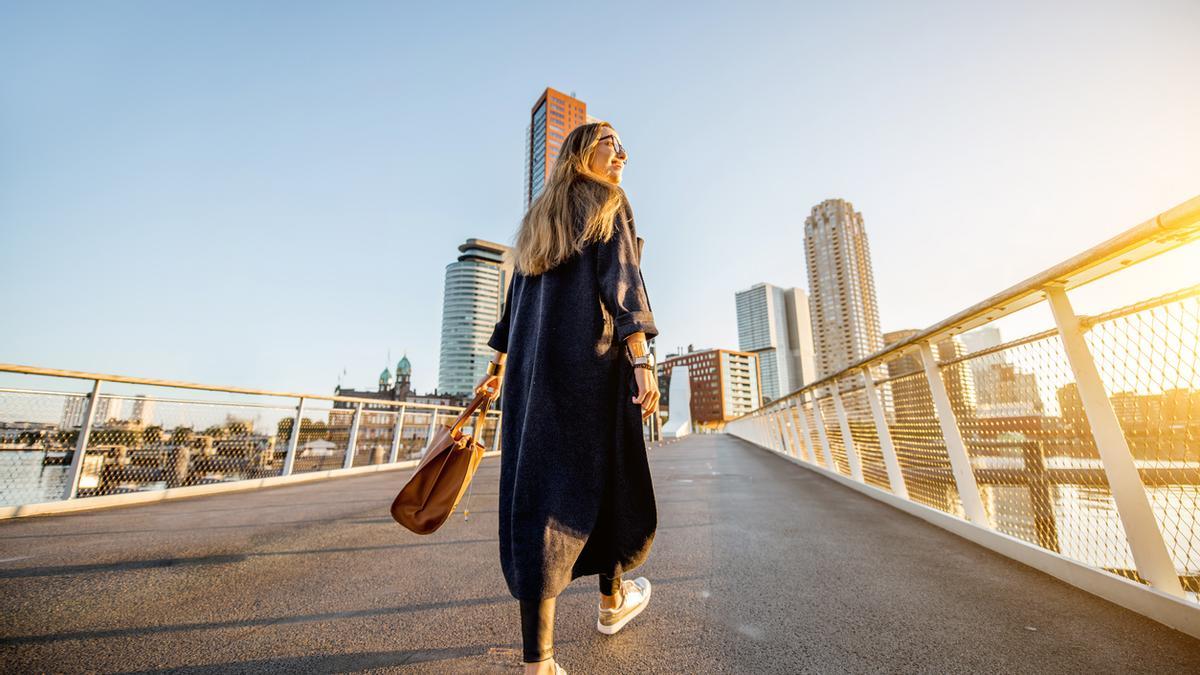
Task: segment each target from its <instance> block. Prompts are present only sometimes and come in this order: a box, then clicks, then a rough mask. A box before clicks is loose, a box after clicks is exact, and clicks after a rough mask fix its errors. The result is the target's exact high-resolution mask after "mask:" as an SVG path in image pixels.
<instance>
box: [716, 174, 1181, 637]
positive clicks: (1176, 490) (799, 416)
mask: <svg viewBox="0 0 1200 675" xmlns="http://www.w3.org/2000/svg"><path fill="white" fill-rule="evenodd" d="M1197 239H1200V197H1197V198H1193V199H1191V200H1189V201H1187V202H1185V203H1183V204H1181V205H1179V206H1177V207H1175V208H1173V209H1171V210H1169V211H1166V212H1164V213H1162V214H1160V215H1158V216H1157V217H1155V218H1152V219H1150V220H1148V221H1146V222H1144V223H1142V224H1140V225H1138V226H1136V227H1134V228H1131V229H1129V230H1127V231H1125V232H1123V233H1121V234H1120V235H1118V236H1116V237H1113V238H1112V239H1110V240H1108V241H1106V242H1104V243H1102V244H1100V245H1098V246H1096V247H1094V248H1091V249H1089V250H1087V251H1085V252H1083V253H1081V254H1079V255H1077V256H1075V257H1073V258H1071V259H1069V260H1066V261H1064V262H1063V263H1061V264H1058V265H1055V266H1054V267H1052V268H1050V269H1048V270H1046V271H1044V272H1042V273H1040V274H1037V275H1035V276H1033V277H1031V278H1030V279H1027V280H1025V281H1023V282H1021V283H1019V284H1017V285H1015V286H1012V287H1011V288H1008V289H1006V290H1005V291H1003V292H1001V293H998V294H996V295H994V296H992V297H990V298H988V299H987V300H984V301H983V302H980V303H978V304H976V305H974V306H972V307H969V308H967V309H965V310H963V311H961V312H958V313H957V314H955V315H953V316H951V317H949V318H947V319H945V320H943V321H941V322H938V323H937V324H935V325H933V326H931V327H929V328H927V329H925V330H922V331H919V332H917V333H916V334H915V335H912V336H911V337H909V338H907V339H905V340H902V341H899V342H896V343H895V344H890V345H887V346H886V347H884V348H883V349H882V350H880V351H878V352H877V353H874V354H872V355H870V356H869V357H867V358H865V359H862V360H860V361H858V362H856V363H853V364H851V365H850V366H849V367H847V368H845V369H844V370H841V371H839V372H837V373H835V374H832V375H830V376H828V377H825V378H823V379H821V380H819V381H816V382H813V383H812V384H809V385H807V386H805V387H803V388H802V389H800V390H798V391H795V392H792V393H790V394H788V395H786V396H784V397H782V398H780V399H777V400H775V401H771V402H769V403H767V404H765V405H763V406H762V407H760V408H759V409H757V410H754V411H752V412H750V413H748V414H746V415H744V416H742V417H739V418H737V419H735V420H732V421H730V422H729V423H727V425H726V426H725V431H727V432H728V433H731V434H733V435H736V436H739V437H741V438H743V439H746V440H748V441H750V442H752V443H755V444H757V445H759V446H762V447H765V448H767V449H769V450H772V451H774V452H777V453H780V454H783V455H785V456H788V457H789V458H791V459H793V460H794V461H797V462H799V463H802V464H805V465H808V466H810V467H813V468H815V469H817V470H819V471H822V472H827V473H829V474H833V475H834V476H835V477H837V478H838V479H839V480H842V481H843V482H846V483H847V484H849V485H852V486H855V487H856V488H858V489H861V490H862V491H864V492H866V493H868V494H873V495H878V498H880V499H882V500H884V501H889V502H890V503H893V505H906V504H907V505H920V506H919V507H915V506H914V507H913V508H912V509H910V510H914V511H919V512H930V513H931V518H930V519H931V520H934V518H933V517H932V516H935V515H936V516H937V517H939V518H940V517H942V516H946V517H948V518H950V519H953V520H954V522H958V523H963V524H969V525H970V526H971V527H973V528H977V529H978V530H979V531H986V532H989V533H998V534H1002V535H1004V536H1005V537H1006V538H1011V539H1014V540H1019V541H1020V542H1023V544H1024V545H1025V546H1027V547H1029V548H1031V549H1036V550H1037V551H1039V552H1044V553H1047V554H1051V555H1053V556H1057V557H1061V558H1065V559H1067V560H1069V561H1072V562H1073V563H1078V564H1080V565H1083V566H1086V567H1087V568H1088V569H1090V570H1095V571H1100V572H1103V573H1104V574H1108V575H1116V576H1118V577H1121V578H1123V579H1124V580H1126V581H1131V582H1134V583H1136V584H1142V588H1145V587H1146V586H1149V587H1151V588H1153V589H1154V590H1155V591H1156V592H1159V593H1161V594H1165V595H1167V596H1172V597H1174V598H1179V599H1182V600H1183V601H1184V602H1185V603H1188V604H1189V605H1190V604H1191V603H1195V602H1196V601H1197V598H1198V597H1200V596H1198V595H1197V593H1198V592H1200V357H1198V356H1197V354H1198V352H1200V284H1197V285H1194V286H1190V287H1187V288H1184V289H1182V290H1178V291H1176V292H1173V293H1169V294H1166V295H1163V296H1158V297H1153V298H1149V299H1146V300H1143V301H1141V302H1138V303H1135V304H1132V305H1127V306H1124V307H1119V308H1115V309H1112V310H1111V311H1105V312H1103V313H1101V314H1097V315H1094V316H1091V317H1087V316H1079V315H1078V314H1077V313H1076V311H1075V309H1074V308H1073V306H1072V303H1071V297H1072V291H1074V290H1075V289H1077V288H1079V287H1081V286H1084V285H1086V284H1089V283H1091V282H1093V281H1096V280H1099V279H1101V278H1106V277H1110V275H1112V276H1111V279H1109V282H1110V283H1119V282H1120V281H1121V279H1122V278H1123V277H1122V276H1121V275H1122V274H1123V273H1124V271H1125V270H1129V269H1132V268H1136V267H1138V266H1139V265H1141V264H1143V263H1144V262H1146V261H1148V260H1149V259H1151V258H1154V257H1156V256H1159V255H1160V254H1163V253H1166V252H1168V251H1172V250H1174V249H1177V248H1179V247H1184V246H1186V247H1187V249H1190V250H1193V251H1197V252H1200V242H1198V241H1197ZM1197 263H1198V264H1197V265H1196V266H1195V267H1193V268H1191V271H1189V272H1188V273H1189V274H1192V273H1193V272H1194V274H1195V276H1194V278H1193V280H1194V281H1198V282H1200V256H1198V257H1197ZM1040 303H1045V306H1046V307H1048V309H1049V310H1050V315H1051V316H1052V319H1053V328H1051V329H1049V330H1045V331H1042V332H1040V333H1035V334H1031V335H1029V336H1027V337H1023V338H1021V339H1018V340H1012V341H1010V342H1006V343H1004V344H1001V345H995V346H991V347H989V348H987V349H982V350H978V351H976V352H973V353H966V352H965V350H964V349H963V343H962V342H961V339H960V338H959V337H958V336H960V335H961V334H963V333H965V332H968V331H971V330H974V329H976V328H980V327H984V326H988V325H990V324H993V323H994V322H997V321H999V320H1002V319H1003V318H1004V317H1008V316H1010V315H1012V314H1013V313H1015V312H1018V311H1020V310H1023V309H1025V308H1029V307H1032V306H1035V305H1038V304H1040ZM905 508H906V509H908V508H909V507H908V506H905ZM933 512H938V513H936V514H935V513H933ZM954 527H957V528H958V529H959V531H969V528H968V529H967V530H964V529H963V528H962V526H959V525H955V526H954ZM1022 555H1023V554H1022ZM1046 567H1047V568H1050V567H1052V566H1050V565H1047V566H1046ZM1192 606H1193V607H1194V605H1192ZM1192 619H1193V620H1196V617H1194V616H1193V617H1192ZM1198 621H1200V620H1198ZM1198 630H1200V629H1198Z"/></svg>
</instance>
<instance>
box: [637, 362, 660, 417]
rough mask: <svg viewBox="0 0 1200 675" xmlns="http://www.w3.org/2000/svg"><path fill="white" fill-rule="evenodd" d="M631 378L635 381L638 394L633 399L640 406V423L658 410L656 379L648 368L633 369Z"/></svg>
mask: <svg viewBox="0 0 1200 675" xmlns="http://www.w3.org/2000/svg"><path fill="white" fill-rule="evenodd" d="M633 377H634V379H636V380H637V386H638V393H637V396H634V397H633V402H634V403H640V404H641V406H642V421H643V422H645V421H646V418H648V417H650V416H651V415H653V414H654V412H655V411H656V410H658V399H659V393H658V378H657V377H656V376H655V374H654V371H653V370H651V369H649V368H634V369H633Z"/></svg>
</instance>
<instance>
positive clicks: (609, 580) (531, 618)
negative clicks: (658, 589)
mask: <svg viewBox="0 0 1200 675" xmlns="http://www.w3.org/2000/svg"><path fill="white" fill-rule="evenodd" d="M620 588H621V575H620V574H618V575H616V576H615V577H612V576H609V575H607V574H601V575H600V592H601V593H603V594H604V595H616V594H617V591H618V590H620ZM557 599H558V598H546V599H545V600H522V601H521V643H522V655H521V657H522V659H523V660H524V661H525V663H536V662H538V661H545V660H546V659H548V658H550V657H552V656H554V607H555V601H556V600H557Z"/></svg>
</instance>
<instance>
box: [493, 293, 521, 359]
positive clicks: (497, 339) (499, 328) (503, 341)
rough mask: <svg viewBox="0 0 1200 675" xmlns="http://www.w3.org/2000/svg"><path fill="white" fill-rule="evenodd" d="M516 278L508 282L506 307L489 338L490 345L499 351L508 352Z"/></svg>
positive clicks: (505, 299)
mask: <svg viewBox="0 0 1200 675" xmlns="http://www.w3.org/2000/svg"><path fill="white" fill-rule="evenodd" d="M516 281H517V280H516V279H515V278H514V279H512V280H510V281H509V282H508V292H507V294H506V295H505V298H504V309H503V310H501V316H500V320H499V321H497V322H496V327H495V328H493V329H492V337H491V338H489V339H488V346H489V347H491V348H492V349H495V350H496V351H498V352H501V353H504V354H507V353H508V317H509V315H511V314H512V297H513V286H516V285H517V284H516Z"/></svg>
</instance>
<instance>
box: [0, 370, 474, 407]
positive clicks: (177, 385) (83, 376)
mask: <svg viewBox="0 0 1200 675" xmlns="http://www.w3.org/2000/svg"><path fill="white" fill-rule="evenodd" d="M0 372H3V373H18V374H22V375H43V376H46V377H62V378H69V379H75V380H100V381H102V382H119V383H121V384H144V385H150V386H155V387H170V388H172V389H192V390H196V391H215V392H221V393H228V394H248V395H251V396H272V397H275V398H303V399H307V400H310V401H311V400H321V401H345V402H348V403H370V404H372V405H390V406H394V407H397V408H399V407H401V406H407V407H409V408H445V407H447V406H444V405H437V404H434V403H410V402H405V401H388V400H386V399H375V398H363V397H361V396H328V395H325V394H298V393H295V392H286V391H269V390H265V389H248V388H246V387H229V386H221V385H211V384H197V383H195V382H180V381H176V380H157V379H152V378H146V377H130V376H128V375H108V374H103V373H88V372H84V371H79V370H61V369H58V368H42V367H39V366H25V365H19V364H13V363H0ZM451 407H454V406H451Z"/></svg>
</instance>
